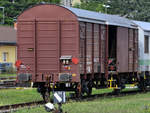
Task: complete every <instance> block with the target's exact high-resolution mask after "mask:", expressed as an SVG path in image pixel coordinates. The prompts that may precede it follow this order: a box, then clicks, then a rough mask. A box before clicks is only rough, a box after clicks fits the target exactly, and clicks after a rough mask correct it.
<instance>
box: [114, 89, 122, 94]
mask: <svg viewBox="0 0 150 113" xmlns="http://www.w3.org/2000/svg"><path fill="white" fill-rule="evenodd" d="M113 93H114V94H116V95H119V94H120V93H121V89H114V90H113Z"/></svg>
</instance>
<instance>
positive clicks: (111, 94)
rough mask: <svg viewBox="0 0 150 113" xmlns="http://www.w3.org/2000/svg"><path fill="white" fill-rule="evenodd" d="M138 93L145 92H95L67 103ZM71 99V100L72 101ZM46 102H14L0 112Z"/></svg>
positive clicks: (68, 100) (2, 107) (5, 112)
mask: <svg viewBox="0 0 150 113" xmlns="http://www.w3.org/2000/svg"><path fill="white" fill-rule="evenodd" d="M137 93H145V92H142V91H140V90H136V91H135V90H134V91H125V92H121V93H119V94H115V93H113V92H111V93H103V94H95V95H91V96H83V97H82V98H75V97H72V98H68V99H67V103H69V102H70V100H72V101H75V102H82V101H93V100H95V99H98V98H114V97H122V96H125V95H135V94H137ZM72 101H71V102H72ZM43 104H45V102H44V101H36V102H35V101H34V102H28V103H20V104H13V105H5V106H0V113H9V112H11V111H16V110H18V109H20V108H26V107H27V108H31V107H37V106H39V105H43Z"/></svg>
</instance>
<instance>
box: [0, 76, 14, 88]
mask: <svg viewBox="0 0 150 113" xmlns="http://www.w3.org/2000/svg"><path fill="white" fill-rule="evenodd" d="M13 87H16V77H14V76H10V77H0V89H7V88H13Z"/></svg>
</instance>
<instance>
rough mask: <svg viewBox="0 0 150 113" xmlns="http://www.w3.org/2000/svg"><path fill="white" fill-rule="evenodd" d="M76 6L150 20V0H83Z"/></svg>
mask: <svg viewBox="0 0 150 113" xmlns="http://www.w3.org/2000/svg"><path fill="white" fill-rule="evenodd" d="M75 7H78V8H81V9H87V10H92V11H97V12H104V13H109V14H116V15H120V16H124V17H127V18H130V19H135V20H141V21H150V1H149V0H81V4H80V5H76V6H75Z"/></svg>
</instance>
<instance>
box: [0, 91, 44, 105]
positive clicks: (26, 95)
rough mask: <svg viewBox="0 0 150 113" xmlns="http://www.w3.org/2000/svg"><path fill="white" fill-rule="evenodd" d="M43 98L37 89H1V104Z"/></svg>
mask: <svg viewBox="0 0 150 113" xmlns="http://www.w3.org/2000/svg"><path fill="white" fill-rule="evenodd" d="M37 100H42V97H41V96H40V94H39V93H37V91H36V89H18V90H16V89H9V90H7V89H5V90H0V106H2V105H9V104H17V103H23V102H32V101H37Z"/></svg>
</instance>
